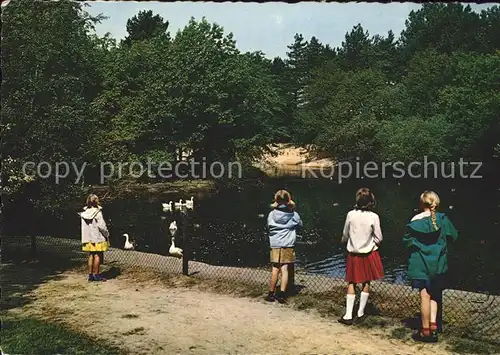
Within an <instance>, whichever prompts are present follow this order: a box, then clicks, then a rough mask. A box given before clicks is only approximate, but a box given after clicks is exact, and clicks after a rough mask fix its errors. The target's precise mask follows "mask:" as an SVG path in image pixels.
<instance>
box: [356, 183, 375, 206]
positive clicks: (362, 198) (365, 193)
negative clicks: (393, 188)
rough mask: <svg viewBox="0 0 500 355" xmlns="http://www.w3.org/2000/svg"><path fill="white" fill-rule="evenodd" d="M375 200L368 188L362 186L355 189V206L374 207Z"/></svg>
mask: <svg viewBox="0 0 500 355" xmlns="http://www.w3.org/2000/svg"><path fill="white" fill-rule="evenodd" d="M376 204H377V200H376V198H375V195H374V194H373V192H371V191H370V189H369V188H366V187H363V188H361V189H359V190H358V191H356V206H354V207H355V208H357V209H360V210H369V209H372V208H373V207H375V205H376Z"/></svg>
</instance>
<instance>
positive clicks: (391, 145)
mask: <svg viewBox="0 0 500 355" xmlns="http://www.w3.org/2000/svg"><path fill="white" fill-rule="evenodd" d="M499 24H500V17H499V9H498V6H493V7H491V8H489V9H487V10H483V11H482V12H481V13H476V12H473V11H472V10H471V8H470V6H463V5H462V4H424V5H423V6H422V8H421V9H420V10H418V11H413V12H411V13H410V15H409V18H408V20H407V22H406V28H405V29H404V30H403V31H402V33H401V37H400V39H399V40H395V38H394V35H393V34H392V33H391V32H389V33H388V35H387V37H386V38H384V37H380V36H378V35H376V36H373V37H371V38H370V35H369V33H368V32H366V31H365V30H364V29H363V28H362V26H361V25H359V24H358V25H356V26H354V28H353V30H352V31H351V32H348V33H346V37H345V41H344V42H343V43H342V46H341V47H340V48H338V49H337V53H338V56H337V57H336V58H334V59H330V60H329V61H328V63H327V64H326V65H323V66H317V67H316V69H313V71H312V72H313V73H314V75H312V79H311V81H310V82H309V85H308V86H307V87H306V88H305V92H304V94H303V95H304V97H305V98H306V102H307V104H306V105H303V106H302V107H299V108H298V110H297V111H298V113H297V117H299V122H300V123H299V126H300V127H301V128H300V129H299V130H298V131H297V132H298V134H297V136H296V138H295V141H296V142H298V143H301V144H304V143H315V144H316V147H317V149H318V150H319V151H323V152H327V153H329V154H331V155H332V156H335V157H339V158H346V157H352V156H359V157H362V158H370V159H376V160H386V159H391V160H406V161H408V160H415V159H421V158H422V157H423V156H424V155H428V156H429V157H434V158H436V159H441V160H449V159H455V158H458V157H463V158H475V159H481V160H485V159H488V158H491V157H492V156H493V155H494V154H495V153H494V148H493V147H494V146H495V145H496V144H498V138H497V137H498V134H499V133H500V131H499V125H500V120H499V119H498V117H500V106H499V105H500V97H499V96H498V95H499V93H500V90H499V89H500V88H499V86H498V85H499V83H500V74H499V72H498V71H499V68H500V65H499V64H500V63H499V60H500V51H499V49H500V47H499V43H498V38H499V36H498V33H499V32H498V28H499V27H498V26H499ZM494 33H496V36H495V35H494Z"/></svg>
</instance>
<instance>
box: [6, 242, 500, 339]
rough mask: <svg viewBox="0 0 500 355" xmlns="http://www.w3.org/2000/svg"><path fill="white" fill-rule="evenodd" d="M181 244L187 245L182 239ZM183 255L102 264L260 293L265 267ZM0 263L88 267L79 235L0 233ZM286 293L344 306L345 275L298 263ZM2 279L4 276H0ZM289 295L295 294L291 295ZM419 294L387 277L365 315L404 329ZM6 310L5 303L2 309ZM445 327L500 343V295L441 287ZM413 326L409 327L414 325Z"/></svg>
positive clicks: (128, 255)
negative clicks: (313, 270)
mask: <svg viewBox="0 0 500 355" xmlns="http://www.w3.org/2000/svg"><path fill="white" fill-rule="evenodd" d="M182 244H185V243H182ZM184 249H185V250H184V259H183V258H176V257H173V256H170V255H160V254H154V253H145V252H141V251H137V250H124V249H120V248H116V247H113V246H112V247H111V248H110V250H109V251H107V252H105V254H104V263H103V264H104V265H117V266H119V268H120V269H121V268H124V269H134V268H141V269H147V270H151V271H155V272H159V273H163V274H170V275H182V274H184V275H189V276H190V277H196V278H201V279H210V280H215V281H220V282H223V283H224V284H225V285H226V288H227V287H231V285H236V284H238V285H241V284H245V285H247V286H248V287H253V288H254V289H256V290H258V291H259V292H260V291H262V293H263V296H264V293H265V292H266V288H267V285H268V282H269V278H270V269H269V268H263V267H261V268H247V267H230V266H214V265H210V264H207V263H203V262H200V261H196V260H188V259H187V258H186V256H187V255H192V253H190V252H188V251H187V250H186V246H184ZM1 257H2V260H1V261H2V264H3V266H4V265H8V264H16V263H19V262H23V261H36V262H38V263H40V264H42V265H48V266H52V267H53V268H54V269H55V270H56V269H57V270H58V271H62V270H64V269H65V268H66V269H68V268H71V267H75V266H83V265H86V260H87V254H86V253H84V252H82V251H81V244H80V240H79V239H67V238H56V237H44V236H37V237H6V236H4V237H2V244H1ZM291 280H292V284H293V286H292V287H291V288H290V290H289V292H290V293H291V294H292V295H297V296H298V297H302V298H304V297H311V298H313V299H315V300H316V302H318V300H319V301H320V302H323V301H324V302H325V303H329V304H336V305H337V306H338V308H339V309H343V306H344V305H345V288H346V284H345V282H344V280H343V279H340V278H332V277H328V276H322V275H317V274H311V273H308V272H307V270H304V269H301V268H299V267H296V268H295V270H294V272H293V274H292V277H291ZM3 281H4V282H5V280H3ZM23 282H24V280H16V282H15V283H16V284H17V285H18V289H17V291H18V292H19V290H22V289H23V287H22V283H23ZM14 288H15V287H13V285H8V284H4V285H2V290H3V297H7V298H9V294H11V293H12V292H15V291H16V290H15V289H14ZM292 299H293V298H292ZM419 307H420V304H419V295H418V292H416V291H415V290H412V289H411V287H409V286H405V285H397V284H393V283H389V282H385V281H377V282H373V283H372V286H371V290H370V299H369V306H368V307H367V313H368V312H369V313H370V314H371V315H376V316H380V317H386V318H388V319H393V320H397V321H398V322H401V321H403V323H405V324H406V326H408V327H416V326H418V325H415V324H416V323H418V311H419ZM3 308H5V307H3ZM442 308H443V314H442V321H443V329H444V332H445V333H447V334H453V335H456V336H460V337H466V338H471V339H476V340H486V341H489V342H492V343H496V344H500V296H498V295H492V294H487V293H475V292H466V291H460V290H451V289H449V290H445V291H444V292H443V307H442ZM412 324H413V325H412Z"/></svg>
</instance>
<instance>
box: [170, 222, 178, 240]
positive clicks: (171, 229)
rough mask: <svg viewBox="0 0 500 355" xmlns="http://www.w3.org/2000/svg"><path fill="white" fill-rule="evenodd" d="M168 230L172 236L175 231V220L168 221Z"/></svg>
mask: <svg viewBox="0 0 500 355" xmlns="http://www.w3.org/2000/svg"><path fill="white" fill-rule="evenodd" d="M168 230H169V231H170V235H171V236H172V237H173V236H174V235H175V233H176V232H177V222H176V221H173V222H172V223H170V227H168Z"/></svg>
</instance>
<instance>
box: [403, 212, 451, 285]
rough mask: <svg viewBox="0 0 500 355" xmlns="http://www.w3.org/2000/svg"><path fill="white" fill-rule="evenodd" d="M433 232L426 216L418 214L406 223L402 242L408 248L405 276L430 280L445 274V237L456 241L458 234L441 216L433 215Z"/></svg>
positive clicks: (440, 214)
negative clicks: (405, 231) (434, 217)
mask: <svg viewBox="0 0 500 355" xmlns="http://www.w3.org/2000/svg"><path fill="white" fill-rule="evenodd" d="M436 224H437V227H438V229H437V230H436V229H435V228H434V226H433V224H432V219H431V216H430V213H425V212H424V213H420V214H418V215H416V216H415V217H413V219H412V220H411V222H410V223H408V224H407V233H406V234H405V236H404V237H403V243H404V244H405V246H406V247H407V248H409V249H410V253H411V254H410V257H409V260H408V277H409V278H410V279H413V280H431V279H434V278H435V277H436V275H440V274H444V273H446V271H448V238H451V239H452V240H453V241H455V240H457V238H458V232H457V230H456V229H455V227H454V226H453V223H451V221H450V219H449V218H448V216H446V215H445V214H444V213H441V212H437V213H436Z"/></svg>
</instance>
